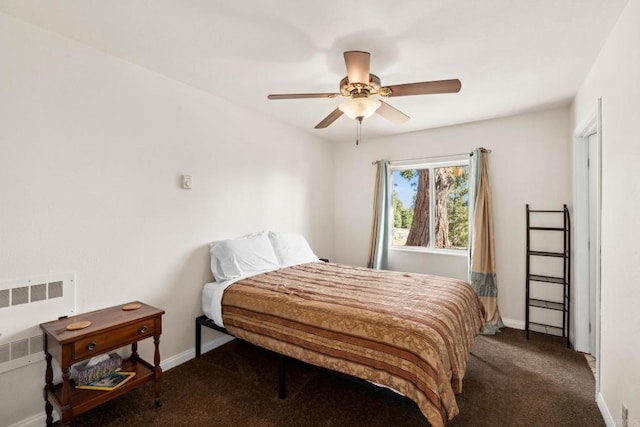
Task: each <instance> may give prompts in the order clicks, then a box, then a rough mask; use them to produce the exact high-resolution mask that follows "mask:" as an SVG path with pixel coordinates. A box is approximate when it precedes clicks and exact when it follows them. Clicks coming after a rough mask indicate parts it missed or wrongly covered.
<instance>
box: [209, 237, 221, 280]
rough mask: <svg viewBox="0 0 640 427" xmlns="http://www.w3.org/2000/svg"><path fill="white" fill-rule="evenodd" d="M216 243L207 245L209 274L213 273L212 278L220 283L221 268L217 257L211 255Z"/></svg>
mask: <svg viewBox="0 0 640 427" xmlns="http://www.w3.org/2000/svg"><path fill="white" fill-rule="evenodd" d="M216 243H217V242H213V243H211V244H210V245H209V255H211V272H212V273H213V277H214V278H215V279H216V281H217V282H221V281H223V280H225V279H224V273H223V272H222V266H221V265H220V260H219V259H218V257H217V256H215V255H214V254H213V252H212V251H211V249H213V247H214V246H215V245H216Z"/></svg>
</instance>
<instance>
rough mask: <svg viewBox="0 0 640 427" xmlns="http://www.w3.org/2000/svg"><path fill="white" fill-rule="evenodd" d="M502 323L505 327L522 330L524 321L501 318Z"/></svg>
mask: <svg viewBox="0 0 640 427" xmlns="http://www.w3.org/2000/svg"><path fill="white" fill-rule="evenodd" d="M502 323H504V326H506V327H507V328H513V329H521V330H523V331H524V322H523V321H522V320H513V319H505V318H502Z"/></svg>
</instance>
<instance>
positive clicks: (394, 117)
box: [376, 101, 409, 125]
mask: <svg viewBox="0 0 640 427" xmlns="http://www.w3.org/2000/svg"><path fill="white" fill-rule="evenodd" d="M380 102H381V104H380V107H378V109H377V110H376V113H377V114H380V115H381V116H382V117H384V118H385V119H387V120H389V121H390V122H393V123H395V124H397V125H399V124H401V123H405V122H406V121H407V120H409V116H407V115H406V114H405V113H403V112H402V111H400V110H398V109H397V108H395V107H392V106H391V105H389V104H387V103H386V102H384V101H380Z"/></svg>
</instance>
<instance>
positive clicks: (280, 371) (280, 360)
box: [278, 354, 287, 399]
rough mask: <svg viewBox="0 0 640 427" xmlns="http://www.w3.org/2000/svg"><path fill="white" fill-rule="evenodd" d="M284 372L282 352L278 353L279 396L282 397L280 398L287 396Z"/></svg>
mask: <svg viewBox="0 0 640 427" xmlns="http://www.w3.org/2000/svg"><path fill="white" fill-rule="evenodd" d="M284 373H285V363H284V356H283V355H282V354H279V355H278V397H280V399H284V398H286V397H287V389H286V383H285V378H284Z"/></svg>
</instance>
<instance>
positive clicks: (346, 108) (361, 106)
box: [338, 97, 382, 119]
mask: <svg viewBox="0 0 640 427" xmlns="http://www.w3.org/2000/svg"><path fill="white" fill-rule="evenodd" d="M381 104H382V103H381V102H380V100H379V99H376V98H365V97H362V98H353V99H350V100H348V101H345V102H343V103H342V104H340V105H339V106H338V108H339V109H340V111H342V112H343V113H344V114H346V115H347V116H348V117H350V118H352V119H357V118H363V119H366V118H367V117H371V116H372V115H373V113H375V112H376V110H377V109H378V108H380V105H381Z"/></svg>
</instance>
